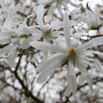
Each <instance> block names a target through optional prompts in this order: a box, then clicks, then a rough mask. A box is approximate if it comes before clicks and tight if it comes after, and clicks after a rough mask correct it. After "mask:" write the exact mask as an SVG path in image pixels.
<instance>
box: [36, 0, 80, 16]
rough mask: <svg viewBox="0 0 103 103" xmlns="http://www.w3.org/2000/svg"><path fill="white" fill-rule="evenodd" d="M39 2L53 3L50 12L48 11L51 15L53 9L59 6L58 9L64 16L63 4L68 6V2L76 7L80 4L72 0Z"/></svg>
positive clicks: (43, 0) (43, 2) (42, 1)
mask: <svg viewBox="0 0 103 103" xmlns="http://www.w3.org/2000/svg"><path fill="white" fill-rule="evenodd" d="M38 3H39V4H44V5H46V4H50V3H52V5H51V7H50V9H49V12H48V16H49V17H51V16H52V14H53V11H54V9H55V8H57V10H58V11H59V13H60V14H61V16H63V13H62V6H64V7H67V3H69V4H71V5H72V6H74V7H79V5H76V4H74V3H73V2H71V1H70V0H38Z"/></svg>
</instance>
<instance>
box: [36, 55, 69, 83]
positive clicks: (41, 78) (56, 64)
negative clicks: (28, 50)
mask: <svg viewBox="0 0 103 103" xmlns="http://www.w3.org/2000/svg"><path fill="white" fill-rule="evenodd" d="M67 59H68V57H67V56H64V57H62V58H61V59H59V60H58V61H56V62H55V61H54V64H52V65H51V67H49V68H48V69H46V70H44V71H43V72H42V73H41V74H40V75H39V77H38V78H37V83H39V84H40V83H43V82H44V81H45V80H46V79H47V77H48V76H49V75H50V73H51V72H53V71H54V70H55V69H56V68H57V67H59V66H60V65H61V64H63V63H65V62H66V61H67Z"/></svg>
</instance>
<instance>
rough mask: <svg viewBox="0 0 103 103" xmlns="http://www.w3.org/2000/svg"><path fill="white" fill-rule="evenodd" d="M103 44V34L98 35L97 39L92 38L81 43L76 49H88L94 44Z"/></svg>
mask: <svg viewBox="0 0 103 103" xmlns="http://www.w3.org/2000/svg"><path fill="white" fill-rule="evenodd" d="M101 44H103V36H101V37H97V38H95V39H92V40H90V41H88V42H86V43H84V44H82V45H80V46H79V47H78V48H77V49H76V50H77V51H81V50H86V49H88V48H92V47H94V46H97V45H101Z"/></svg>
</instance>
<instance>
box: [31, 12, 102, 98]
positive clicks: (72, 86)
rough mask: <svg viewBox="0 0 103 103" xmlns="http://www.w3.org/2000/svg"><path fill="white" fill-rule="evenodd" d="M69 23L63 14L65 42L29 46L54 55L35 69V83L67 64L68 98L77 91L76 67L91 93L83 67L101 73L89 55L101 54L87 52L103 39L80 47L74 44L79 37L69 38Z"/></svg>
mask: <svg viewBox="0 0 103 103" xmlns="http://www.w3.org/2000/svg"><path fill="white" fill-rule="evenodd" d="M68 22H69V19H68V15H67V13H65V16H64V37H65V40H62V39H61V41H60V43H58V45H56V44H55V45H53V44H49V43H45V42H37V41H32V42H30V45H31V46H32V47H35V48H37V49H41V50H49V51H53V52H54V54H53V55H51V56H48V57H47V58H46V59H45V60H44V61H43V63H42V64H41V65H40V66H39V67H37V69H36V71H37V72H40V75H39V76H38V78H37V83H43V82H44V81H45V80H46V79H47V77H48V76H49V75H50V73H51V72H53V71H54V70H55V69H56V68H58V67H59V66H60V65H62V64H64V63H67V81H68V85H67V90H66V93H67V95H68V96H69V95H70V94H71V92H72V93H73V94H75V93H76V89H77V81H76V75H75V71H74V68H75V67H77V68H78V69H79V71H80V72H81V73H82V75H83V78H85V80H86V81H87V82H88V85H89V87H90V90H91V91H93V88H92V80H91V77H90V75H89V73H88V71H87V70H86V66H85V65H90V66H91V67H96V68H98V69H99V70H100V71H101V68H100V65H99V64H98V63H97V62H96V60H95V59H94V58H92V56H90V55H91V54H97V55H100V56H103V54H102V53H101V52H99V51H92V50H87V49H89V48H91V47H94V46H96V45H101V44H103V41H102V40H103V37H98V38H95V39H93V40H91V41H89V42H87V43H84V44H82V45H80V44H79V43H78V42H76V38H77V39H78V40H79V39H80V37H81V36H78V35H79V34H78V35H77V36H76V35H75V36H74V37H72V38H71V32H70V29H69V28H68V27H67V25H68ZM55 52H56V53H55Z"/></svg>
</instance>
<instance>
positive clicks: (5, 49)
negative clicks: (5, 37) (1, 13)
mask: <svg viewBox="0 0 103 103" xmlns="http://www.w3.org/2000/svg"><path fill="white" fill-rule="evenodd" d="M10 49H11V45H7V46H5V47H4V48H2V49H0V57H1V56H2V55H4V54H6V53H8V52H9V51H10Z"/></svg>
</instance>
